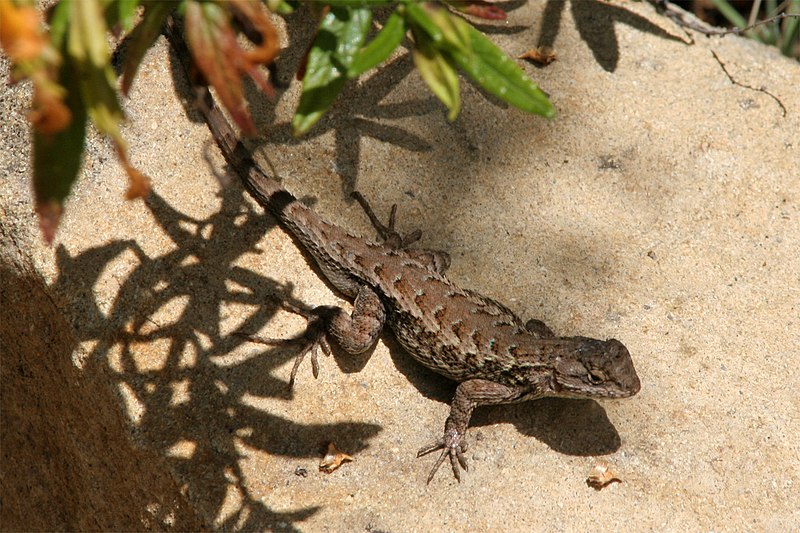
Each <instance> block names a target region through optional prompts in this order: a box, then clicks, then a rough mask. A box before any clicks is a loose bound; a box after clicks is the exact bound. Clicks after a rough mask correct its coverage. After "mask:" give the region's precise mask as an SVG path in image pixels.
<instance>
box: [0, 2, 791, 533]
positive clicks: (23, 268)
mask: <svg viewBox="0 0 800 533" xmlns="http://www.w3.org/2000/svg"><path fill="white" fill-rule="evenodd" d="M542 4H543V3H539V2H530V3H526V4H524V5H522V6H521V7H519V8H518V9H516V10H514V11H512V12H511V13H510V17H509V21H508V23H506V24H505V25H499V26H498V25H494V26H491V27H488V28H487V31H488V32H489V33H490V34H491V36H492V38H493V39H494V40H495V41H496V42H498V43H499V44H500V46H501V47H502V48H503V49H504V50H506V51H507V52H508V53H509V54H511V55H519V54H520V53H522V52H523V51H525V50H527V49H528V48H532V47H534V46H538V45H541V44H547V45H551V46H553V47H554V48H555V51H556V53H557V54H558V60H557V61H556V62H555V63H553V64H552V65H550V66H548V67H547V68H543V69H537V68H534V67H530V66H527V65H526V66H525V68H526V69H527V70H528V72H529V74H530V75H531V76H532V77H533V78H534V79H536V80H537V81H538V82H539V84H540V85H541V86H542V87H543V88H544V89H545V90H546V91H547V92H548V93H549V94H550V95H551V98H552V101H553V103H554V105H555V106H556V108H557V109H558V112H559V114H558V116H557V117H556V118H555V119H554V120H551V121H547V120H544V119H540V118H536V117H530V116H526V115H523V114H522V113H519V112H517V111H515V110H513V109H504V108H503V107H502V106H501V105H498V103H497V102H496V101H494V100H493V99H491V98H487V97H486V96H485V95H484V94H482V93H481V92H480V91H478V90H476V89H475V88H474V87H473V86H471V85H469V84H468V83H464V84H463V111H462V113H461V115H460V116H459V118H458V119H457V120H456V121H455V122H454V123H452V124H450V123H448V122H447V120H446V118H445V111H444V110H443V108H442V106H441V105H440V104H439V103H438V102H437V101H436V100H435V98H434V97H433V96H431V95H430V93H429V92H428V90H427V89H426V88H425V87H424V84H423V83H422V81H421V80H420V78H419V76H418V74H417V73H416V72H414V71H413V68H412V64H411V61H410V58H409V57H408V56H407V55H403V54H399V55H398V57H397V58H396V59H395V61H394V63H393V64H392V66H391V67H388V68H383V69H381V70H378V71H376V72H374V73H373V74H372V76H371V77H369V78H368V79H365V80H362V81H361V82H360V83H357V84H352V85H351V86H349V87H348V88H347V89H346V90H345V92H344V95H343V97H342V98H341V99H340V100H339V101H338V103H337V104H336V105H335V109H333V111H332V112H331V113H330V115H329V116H328V117H327V118H325V119H324V120H323V121H322V123H321V124H319V125H318V126H317V127H316V128H315V129H314V130H313V131H312V133H311V134H310V135H309V136H307V137H305V138H303V139H300V140H294V139H292V138H291V137H290V135H289V133H288V132H289V125H288V123H289V121H290V117H291V112H292V110H293V108H294V106H295V105H296V102H297V97H298V92H297V89H298V87H297V84H296V83H293V84H292V86H291V87H290V89H289V90H287V91H286V92H284V93H281V94H280V96H279V99H278V101H277V103H276V104H275V105H273V104H270V103H268V102H264V101H263V99H261V98H260V97H259V96H258V95H255V94H254V95H253V98H252V101H254V102H257V103H258V104H257V106H256V107H255V109H254V111H255V115H256V117H257V119H258V121H259V124H260V125H261V128H262V130H263V132H264V135H263V137H262V138H261V139H256V140H254V141H253V142H251V143H250V145H251V147H252V148H253V150H254V151H255V152H257V153H258V154H259V156H260V158H261V161H262V162H263V163H264V164H265V165H267V164H269V165H271V168H272V169H274V172H276V173H277V174H278V175H279V176H280V177H281V178H282V179H283V181H284V184H285V186H286V187H287V188H288V189H290V190H292V191H293V192H294V193H295V194H297V195H298V196H303V197H310V198H312V199H313V201H315V202H316V204H315V205H316V208H317V209H318V210H319V211H320V213H322V214H323V215H324V216H326V217H327V218H329V219H331V220H333V221H335V222H337V223H339V224H341V225H343V226H345V227H347V228H349V229H352V230H354V231H359V232H361V233H363V234H365V235H370V236H372V234H373V233H372V231H371V228H370V227H369V224H368V221H367V220H366V218H365V217H364V216H363V213H362V212H361V211H360V209H359V208H358V206H357V205H356V204H354V203H353V202H351V201H350V200H349V199H348V196H347V195H346V194H345V193H346V192H349V191H350V190H352V188H354V187H356V188H358V190H360V191H361V192H363V193H364V194H365V196H366V197H367V198H369V199H370V200H371V202H372V203H373V206H374V207H375V208H376V209H377V210H378V211H379V212H388V209H389V206H390V205H391V204H392V203H397V204H399V216H398V219H399V225H400V227H401V228H402V229H405V230H411V229H414V228H416V227H420V228H422V229H423V230H424V235H423V240H422V243H421V245H422V246H424V247H427V248H434V249H442V250H446V251H447V252H449V253H450V255H451V256H452V259H453V266H452V267H451V270H450V273H449V275H450V277H451V278H452V279H454V280H456V281H457V282H459V283H460V284H461V285H463V286H466V287H469V288H472V289H476V290H479V291H481V292H483V293H485V294H487V295H490V296H492V297H495V298H497V299H498V300H500V301H502V302H504V303H506V304H508V305H509V306H510V307H511V308H512V309H514V310H515V311H517V312H519V314H521V315H522V316H524V317H535V318H542V319H544V320H545V321H546V322H547V323H548V324H549V325H550V326H551V327H552V328H553V329H554V331H556V333H558V334H562V335H576V334H581V335H587V336H594V337H598V338H607V337H614V338H617V339H620V340H622V341H623V342H624V343H625V344H626V345H627V346H628V348H629V349H630V351H631V353H632V354H633V357H634V361H635V363H636V365H637V370H638V372H639V376H640V378H641V379H642V391H641V393H640V394H639V395H638V396H636V397H634V398H632V399H630V400H623V401H618V402H611V401H609V402H600V403H598V402H593V401H570V400H554V399H547V400H541V401H537V402H529V403H525V404H519V405H514V406H499V407H493V408H484V409H481V410H478V412H477V413H476V416H475V417H474V418H473V422H472V425H471V428H470V431H469V434H468V438H469V442H470V445H471V447H470V450H469V452H468V459H469V460H470V471H469V472H468V473H467V474H466V475H465V476H464V481H463V482H462V483H461V484H460V485H459V484H457V483H456V482H455V480H454V479H452V475H451V474H450V472H449V471H448V470H446V469H442V470H441V471H440V472H439V474H438V475H437V477H436V478H435V479H434V481H433V482H432V483H431V484H430V485H429V486H426V485H425V478H426V476H427V473H428V470H429V468H430V466H431V463H432V461H433V458H432V457H427V458H424V459H419V460H417V459H415V457H414V454H415V451H416V450H417V449H418V448H419V447H420V446H421V445H423V444H426V443H427V442H429V441H430V440H431V439H432V438H435V437H438V435H439V432H440V431H441V428H442V426H443V424H444V420H445V418H446V416H447V412H448V405H447V403H448V402H449V398H450V397H451V395H452V393H453V391H454V385H453V384H452V383H450V382H448V381H447V380H445V379H443V378H440V377H438V376H436V375H434V374H432V373H430V372H428V371H426V370H424V369H422V368H420V367H419V366H418V365H416V364H415V363H414V362H413V360H411V358H410V357H409V356H408V355H407V354H405V353H404V352H403V351H402V349H400V348H399V347H398V346H397V345H396V343H395V342H394V341H393V340H392V338H391V335H390V334H388V333H387V334H385V335H384V337H383V338H382V340H381V341H380V342H379V343H378V345H377V347H376V349H375V350H374V352H373V353H372V354H371V355H370V356H369V357H363V358H355V359H352V358H348V357H346V356H344V355H341V354H335V355H334V357H333V358H322V360H321V366H322V369H321V374H320V377H319V379H317V380H314V379H313V377H312V376H311V370H310V368H309V366H310V365H308V363H306V364H305V365H304V366H303V367H302V368H301V370H300V373H299V375H298V382H297V384H296V386H295V389H294V391H293V392H289V391H287V388H286V384H287V380H288V376H289V371H290V369H291V364H292V353H293V352H292V350H291V349H288V348H286V347H278V348H265V347H263V346H259V345H254V344H250V343H247V342H244V341H243V340H242V339H241V338H239V337H236V336H234V335H232V334H231V333H232V332H233V331H235V330H236V329H237V328H243V329H245V330H248V331H259V332H261V333H262V334H264V335H268V336H272V337H286V336H289V335H293V334H296V333H298V332H300V331H302V329H303V326H304V324H303V322H302V321H300V320H299V319H298V318H297V317H295V316H292V315H288V314H287V313H285V312H283V311H281V310H279V309H277V307H276V305H275V303H274V300H272V299H271V298H270V296H271V295H283V296H284V297H286V296H287V295H291V298H293V299H296V300H297V301H300V302H304V303H305V304H307V305H320V304H343V305H349V304H345V303H344V302H343V300H342V299H341V297H340V295H338V294H336V293H334V292H332V291H331V290H330V288H329V287H328V286H326V284H325V283H324V282H323V281H322V280H321V279H320V278H319V276H317V275H316V274H315V271H314V270H313V269H312V268H310V267H309V265H308V263H307V262H306V260H305V258H304V256H303V255H302V253H301V252H300V251H299V250H298V249H297V248H296V246H295V245H294V244H293V242H292V240H291V239H290V238H289V237H288V236H287V235H286V234H285V233H284V232H283V231H282V230H281V229H279V228H278V227H276V225H275V222H274V221H273V220H272V219H270V218H268V217H263V216H261V215H260V209H258V208H257V207H255V206H254V204H253V203H252V201H251V200H250V199H249V197H247V195H246V194H244V193H243V192H242V189H241V187H240V186H239V184H238V183H237V182H236V180H235V179H232V178H231V177H229V176H227V177H226V176H225V174H224V166H223V164H222V162H221V158H220V157H219V154H218V153H217V151H216V148H215V147H214V146H213V145H212V144H209V138H210V136H209V134H208V131H207V129H206V128H205V126H204V124H202V123H201V122H198V117H197V115H196V113H193V112H190V113H189V115H188V116H187V113H186V112H185V110H184V108H183V107H182V105H181V100H180V99H181V98H183V99H185V98H186V87H185V85H184V84H182V83H180V84H179V86H178V88H177V93H176V89H175V87H174V85H173V83H172V81H171V69H172V65H171V63H170V60H169V56H168V52H167V48H166V46H165V44H164V42H163V40H161V41H160V42H159V44H158V46H157V47H156V48H155V49H153V50H152V51H151V53H150V54H149V55H148V57H147V59H146V63H145V64H144V65H143V66H142V69H141V71H140V75H139V78H138V80H137V82H136V84H135V86H134V91H133V92H132V95H131V98H130V100H129V101H128V102H127V103H126V110H127V113H128V118H129V122H128V124H127V127H126V131H125V132H124V133H125V136H126V138H127V139H128V140H129V142H130V144H131V149H130V153H131V157H132V161H133V163H134V164H135V165H136V166H137V167H138V168H139V169H140V170H142V171H143V172H145V173H146V174H148V175H149V176H150V177H151V178H152V180H153V183H154V191H153V193H152V194H151V196H150V198H149V199H148V200H147V201H146V202H133V203H127V202H125V201H124V200H123V194H124V190H125V187H126V184H125V178H124V174H123V172H122V170H121V169H120V168H119V166H118V165H117V163H116V161H115V158H114V156H113V151H112V150H111V149H110V147H109V145H108V143H107V142H106V141H104V140H103V139H101V138H100V137H97V136H95V137H92V138H91V139H90V141H89V146H88V156H87V159H86V163H85V166H84V169H83V176H82V178H81V180H80V181H79V183H78V184H77V187H76V190H75V192H74V194H73V195H72V197H71V198H70V200H69V203H68V206H67V213H66V215H65V218H64V220H63V223H62V226H61V228H60V229H59V232H58V234H57V242H56V245H55V246H54V247H53V248H46V247H44V246H43V245H42V243H41V240H40V239H39V236H38V231H37V223H36V220H35V217H34V216H33V214H32V207H31V205H32V204H31V199H30V193H29V190H28V188H29V185H28V184H29V180H30V175H29V174H30V165H29V161H28V157H29V155H28V154H29V152H28V147H27V144H28V142H29V140H28V133H27V129H26V128H27V126H26V125H25V121H24V110H25V105H26V103H27V96H26V95H27V93H26V91H25V89H26V88H25V87H19V86H18V87H13V88H12V87H3V88H1V89H0V109H1V110H2V115H3V117H4V119H3V122H4V124H3V126H2V140H1V141H0V142H2V145H0V148H1V149H0V168H2V172H3V176H4V177H3V182H2V202H1V203H0V210H1V211H2V220H1V221H0V245H1V246H0V250H1V251H2V256H0V260H2V264H3V270H2V272H3V274H2V276H3V277H2V286H3V293H2V302H0V309H2V311H0V312H1V313H2V315H0V318H2V322H0V331H1V332H2V363H3V364H2V385H3V386H2V389H3V390H2V395H3V397H2V410H3V412H2V416H3V420H2V478H1V479H2V490H3V493H2V524H3V529H145V528H152V529H175V530H194V529H198V528H203V527H213V528H222V529H256V530H264V529H293V528H296V529H299V530H307V531H320V530H332V531H358V530H374V531H379V530H380V531H415V530H417V531H434V530H465V531H485V530H489V529H500V530H523V529H524V530H534V531H551V530H565V529H568V530H582V531H586V530H612V529H613V530H620V529H625V530H631V531H641V530H648V529H658V530H687V529H688V530H701V529H702V530H768V529H769V530H788V529H790V528H792V527H796V526H797V524H800V511H798V509H800V496H799V495H800V468H798V466H800V445H799V444H798V440H797V435H798V434H800V396H799V395H798V394H797V392H796V389H797V384H798V383H800V370H798V369H800V352H799V351H798V346H800V318H798V317H800V253H799V252H800V248H798V242H800V179H799V177H800V137H799V136H798V132H800V91H798V90H797V87H800V65H798V63H797V62H796V61H792V60H789V59H786V58H783V57H781V56H780V55H779V53H778V52H777V50H775V49H773V48H768V47H765V46H762V45H760V44H757V43H755V42H752V41H748V40H745V39H741V38H736V37H726V38H722V39H720V38H713V39H709V38H705V37H702V36H699V35H696V34H691V35H690V34H688V33H686V32H684V31H683V30H681V29H680V28H678V27H676V26H674V25H673V24H672V23H671V22H669V21H668V20H665V19H663V18H661V17H660V16H659V15H658V14H657V13H655V11H654V10H653V9H652V8H651V7H649V6H648V5H646V4H640V3H628V2H617V3H613V4H606V3H599V2H598V3H594V2H588V1H586V2H572V3H565V2H548V3H547V4H546V5H547V9H545V8H544V6H543V5H542ZM299 18H300V17H297V19H295V20H290V21H289V23H290V24H292V25H293V28H292V31H293V33H292V35H293V36H298V40H297V42H292V43H287V44H288V46H289V47H288V49H287V50H286V52H285V53H284V54H283V56H282V59H281V62H280V63H279V72H280V77H281V78H282V79H283V81H286V82H288V81H291V79H292V73H293V72H294V69H295V68H296V67H297V64H298V62H299V61H300V56H301V55H302V53H303V51H304V50H305V44H303V43H304V42H305V41H303V39H306V38H308V37H309V34H310V33H311V31H312V28H311V27H310V26H308V25H307V24H305V23H303V22H302V21H300V20H299ZM721 64H724V66H725V69H723V68H722V65H721ZM726 70H727V74H726ZM0 74H2V76H3V78H4V79H5V78H7V65H5V64H3V68H2V71H1V72H0ZM327 441H333V442H335V444H336V446H337V447H338V448H339V449H341V450H342V451H344V452H346V453H349V454H351V455H352V456H353V457H354V459H355V460H354V461H353V462H351V463H346V464H345V465H344V466H343V467H342V468H340V469H339V470H337V471H335V472H334V473H332V474H323V473H321V472H319V471H318V463H319V460H320V458H321V451H322V450H323V449H324V444H325V443H326V442H327ZM601 458H605V459H607V460H608V461H609V462H610V464H611V466H612V468H613V470H614V471H615V472H616V474H617V475H618V476H619V477H620V478H621V479H622V481H623V482H622V483H614V484H611V485H609V486H608V487H606V488H605V489H603V490H600V491H596V490H594V489H592V488H590V487H589V486H587V483H586V478H587V475H588V474H589V472H590V470H591V469H592V467H593V466H594V465H595V464H596V463H597V461H598V460H600V459H601Z"/></svg>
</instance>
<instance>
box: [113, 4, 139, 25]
mask: <svg viewBox="0 0 800 533" xmlns="http://www.w3.org/2000/svg"><path fill="white" fill-rule="evenodd" d="M139 3H140V0H113V1H111V2H109V3H108V6H107V7H106V21H107V22H108V25H109V26H115V25H117V24H119V25H120V27H121V28H122V30H123V31H129V30H130V29H131V28H132V27H133V20H134V18H135V17H136V9H137V8H138V7H139Z"/></svg>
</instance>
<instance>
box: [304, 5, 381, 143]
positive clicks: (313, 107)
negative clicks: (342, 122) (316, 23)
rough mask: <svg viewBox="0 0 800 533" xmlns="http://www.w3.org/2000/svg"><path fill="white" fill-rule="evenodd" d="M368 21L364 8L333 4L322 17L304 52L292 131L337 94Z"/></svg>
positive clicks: (315, 115)
mask: <svg viewBox="0 0 800 533" xmlns="http://www.w3.org/2000/svg"><path fill="white" fill-rule="evenodd" d="M371 22H372V12H371V11H370V10H369V9H367V8H359V9H352V8H349V7H334V8H331V10H330V11H329V12H328V13H327V14H326V15H325V16H324V17H323V18H322V22H321V23H320V27H319V31H318V32H317V36H316V38H315V39H314V42H313V44H312V45H311V50H309V52H308V61H307V64H306V72H305V76H304V77H303V93H302V95H301V96H300V103H299V104H298V106H297V111H296V112H295V115H294V118H293V119H292V129H293V133H294V135H302V134H303V133H305V132H307V131H308V130H309V129H310V128H311V127H312V126H313V125H314V124H316V123H317V121H319V119H320V118H322V115H324V114H325V111H327V109H328V108H329V107H330V105H331V104H332V103H333V101H334V100H335V99H336V97H337V96H338V95H339V92H341V90H342V87H344V84H345V82H346V81H347V72H348V70H349V67H350V66H351V65H352V63H353V60H354V57H355V55H356V54H357V53H358V51H359V50H360V48H361V45H362V44H363V43H364V40H365V39H366V36H367V32H368V31H369V27H370V23H371Z"/></svg>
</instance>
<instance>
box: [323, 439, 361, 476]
mask: <svg viewBox="0 0 800 533" xmlns="http://www.w3.org/2000/svg"><path fill="white" fill-rule="evenodd" d="M352 460H353V457H352V456H350V455H347V454H346V453H344V452H341V451H339V450H337V449H336V446H335V445H334V444H333V442H329V443H328V451H327V452H325V457H323V458H322V461H320V462H319V471H320V472H325V473H326V474H330V473H331V472H333V471H334V470H336V469H337V468H339V467H340V466H342V463H345V462H350V461H352Z"/></svg>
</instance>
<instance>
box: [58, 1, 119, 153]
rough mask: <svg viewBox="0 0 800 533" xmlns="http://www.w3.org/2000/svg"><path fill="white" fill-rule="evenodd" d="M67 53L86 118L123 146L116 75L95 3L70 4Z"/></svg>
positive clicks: (79, 2)
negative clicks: (86, 110) (87, 113)
mask: <svg viewBox="0 0 800 533" xmlns="http://www.w3.org/2000/svg"><path fill="white" fill-rule="evenodd" d="M70 6H71V11H70V27H69V35H68V37H67V52H68V54H69V57H70V58H71V59H72V61H73V62H74V65H75V68H76V70H77V71H78V72H79V73H80V80H79V84H80V90H81V95H82V97H83V102H84V105H85V106H86V108H87V109H88V112H89V116H90V117H91V119H92V122H94V124H95V125H96V126H97V128H98V129H99V130H100V131H102V132H104V133H106V134H108V135H110V136H111V137H112V138H113V139H114V141H115V142H116V143H117V145H118V146H123V147H124V145H125V142H124V140H123V139H122V134H121V133H120V130H119V124H120V122H121V121H122V120H123V119H124V114H123V112H122V108H121V107H120V105H119V100H117V91H116V75H115V74H114V69H113V68H112V67H111V61H110V54H109V52H108V46H107V44H106V33H105V32H106V28H105V22H104V20H103V16H102V11H101V9H100V4H99V3H98V2H97V0H73V1H72V2H70Z"/></svg>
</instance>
